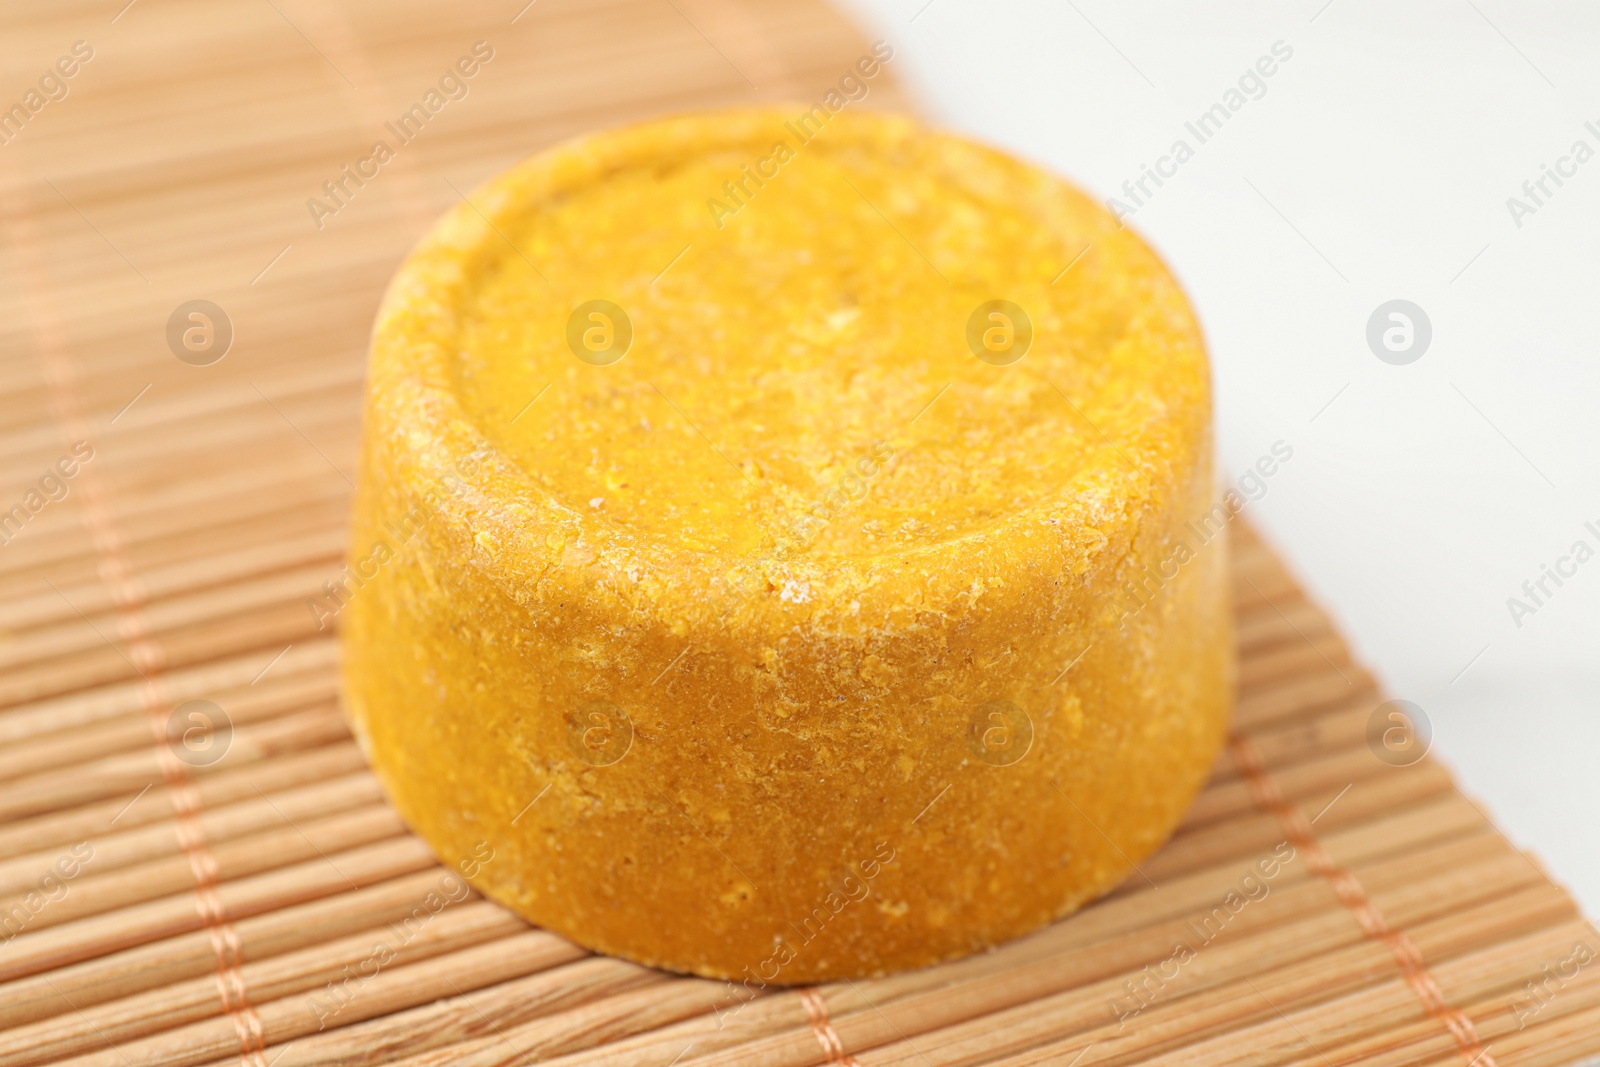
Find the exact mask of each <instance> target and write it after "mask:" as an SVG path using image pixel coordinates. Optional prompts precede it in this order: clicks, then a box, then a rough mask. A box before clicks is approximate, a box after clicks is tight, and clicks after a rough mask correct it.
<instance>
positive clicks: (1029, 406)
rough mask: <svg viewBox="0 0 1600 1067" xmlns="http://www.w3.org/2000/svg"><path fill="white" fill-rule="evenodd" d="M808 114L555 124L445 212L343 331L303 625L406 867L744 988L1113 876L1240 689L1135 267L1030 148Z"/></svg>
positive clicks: (892, 949) (900, 958)
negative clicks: (331, 648)
mask: <svg viewBox="0 0 1600 1067" xmlns="http://www.w3.org/2000/svg"><path fill="white" fill-rule="evenodd" d="M802 113H803V109H802V108H799V107H794V108H789V109H782V108H779V109H775V110H761V111H744V112H732V113H721V114H713V115H704V116H691V117H688V118H681V119H674V120H668V121H662V122H656V123H651V124H647V125H643V126H637V127H633V128H629V129H624V130H620V131H614V132H610V133H605V134H600V135H597V136H594V137H590V138H586V139H583V140H579V141H576V142H572V143H570V144H567V145H564V146H561V147H558V148H555V149H552V150H550V151H548V152H546V153H544V154H541V155H539V156H537V157H535V158H533V159H531V160H529V161H527V162H526V163H524V164H522V165H520V166H519V167H517V168H515V169H513V170H512V171H510V172H508V173H507V174H505V175H503V176H502V177H500V178H498V179H496V180H495V181H494V182H492V183H490V184H489V185H488V186H486V187H484V188H483V189H480V190H478V191H477V192H475V193H473V194H472V196H471V197H470V203H464V204H462V205H460V206H459V207H457V208H456V209H454V210H453V211H451V212H450V213H449V214H448V215H447V216H446V217H445V218H444V219H443V220H442V221H441V222H440V223H439V225H438V227H437V228H436V229H435V231H434V232H433V233H432V234H431V235H430V236H429V237H428V238H427V239H426V240H425V241H424V242H423V243H422V245H420V246H419V247H418V248H417V250H416V251H415V252H414V253H413V255H412V256H411V258H410V259H409V260H408V261H407V262H406V263H405V265H404V266H403V267H402V268H401V270H400V272H399V274H398V275H397V277H396V278H395V280H394V282H393V284H392V286H391V288H390V291H389V293H388V295H387V297H386V299H385V301H384V304H383V307H382V310H381V312H380V314H379V318H378V322H377V326H376V331H375V335H374V340H373V349H372V357H371V366H370V377H369V386H368V400H367V412H366V427H365V434H364V444H363V458H362V471H361V480H360V489H359V493H358V501H357V510H356V523H355V534H354V541H353V546H352V550H351V568H350V569H351V574H352V579H351V582H350V586H351V590H352V591H351V593H350V595H349V598H348V601H349V602H348V605H347V608H346V609H345V610H344V611H343V612H342V613H341V618H342V620H343V623H344V633H345V647H346V666H345V690H346V699H347V703H348V706H349V709H350V712H351V715H352V718H353V720H354V722H355V725H356V728H357V732H358V735H359V736H360V737H361V739H362V742H363V744H364V745H365V747H366V750H367V752H368V754H369V757H370V758H371V760H372V762H373V765H374V766H375V767H376V769H377V771H378V773H379V775H380V777H381V778H382V779H383V781H384V783H385V785H386V787H387V789H388V790H389V792H390V795H391V796H392V798H393V800H394V802H395V803H396V805H397V806H398V808H399V810H400V811H401V813H402V814H403V815H404V816H405V818H406V819H407V820H408V821H409V822H410V823H411V825H412V826H413V827H415V829H416V830H417V832H418V833H420V834H421V835H422V836H423V837H425V838H426V839H427V840H428V841H429V842H430V843H431V844H432V845H433V846H434V847H435V848H436V849H437V850H438V851H439V853H440V855H441V857H442V858H443V859H444V860H445V861H446V862H449V863H452V864H457V863H465V864H467V866H468V868H469V870H470V871H471V872H472V878H473V881H474V883H475V884H476V885H477V886H478V887H479V888H480V889H482V890H483V891H484V892H485V893H487V894H488V895H489V896H491V897H493V898H494V899H496V900H499V901H501V902H502V903H504V904H506V905H508V906H509V907H512V908H514V909H516V910H517V911H518V912H520V913H522V914H523V915H525V916H526V917H528V918H529V919H530V920H531V921H533V922H535V923H538V924H539V925H541V926H544V927H547V928H549V929H552V930H555V931H557V932H560V933H562V934H565V935H567V936H569V937H571V938H573V939H574V940H576V941H578V942H580V943H581V944H584V945H586V946H589V947H592V948H595V949H597V950H600V951H603V952H608V953H613V954H617V955H622V956H626V957H629V958H631V959H635V960H640V961H642V962H645V963H649V964H654V965H658V966H662V967H667V968H671V969H674V970H680V971H689V972H694V973H698V974H704V975H712V976H719V977H731V978H734V979H736V980H739V981H744V982H748V983H750V984H751V985H752V986H754V985H757V984H762V983H778V984H787V983H796V982H813V981H818V980H823V979H830V978H838V977H844V976H858V975H864V974H876V973H881V972H885V971H893V970H899V969H904V968H908V967H914V966H919V965H922V964H927V963H931V962H934V961H936V960H940V959H945V958H949V957H953V956H958V955H961V954H964V953H969V952H973V951H976V950H978V949H981V948H984V947H986V946H988V945H992V944H994V943H996V942H998V941H1001V940H1004V939H1007V938H1011V937H1015V936H1017V935H1019V934H1022V933H1024V932H1026V931H1028V930H1030V929H1032V928H1034V927H1037V926H1039V925H1041V924H1043V923H1046V922H1049V921H1050V920H1052V919H1054V918H1057V917H1060V916H1062V915H1065V914H1067V913H1069V912H1071V911H1073V910H1074V909H1076V908H1077V907H1079V906H1081V905H1082V904H1083V903H1085V902H1086V901H1089V900H1092V899H1093V898H1095V897H1096V896H1099V895H1100V894H1102V893H1104V892H1106V891H1107V890H1109V889H1111V888H1112V887H1114V886H1115V885H1116V884H1117V883H1118V882H1119V881H1120V880H1121V879H1122V878H1124V877H1125V876H1127V875H1128V873H1129V872H1130V870H1131V866H1132V864H1134V863H1136V862H1138V860H1140V859H1141V858H1142V857H1144V856H1146V855H1148V854H1149V853H1150V852H1151V851H1153V850H1154V849H1155V848H1156V847H1157V846H1158V845H1159V844H1160V843H1161V842H1162V841H1163V840H1164V839H1165V837H1166V836H1167V835H1168V834H1169V833H1170V832H1171V829H1172V827H1173V826H1174V824H1175V823H1176V822H1177V820H1178V818H1179V817H1180V816H1181V814H1182V812H1183V810H1184V808H1185V806H1186V805H1187V804H1188V802H1189V800H1190V798H1191V797H1192V796H1193V794H1194V792H1195V791H1196V789H1197V788H1198V787H1199V785H1200V784H1201V782H1202V781H1203V779H1204V777H1205V775H1206V773H1207V771H1208V769H1209V767H1210V765H1211V762H1212V759H1213V757H1214V756H1215V754H1216V751H1217V747H1218V745H1219V743H1220V740H1221V738H1222V734H1223V730H1224V724H1225V720H1226V716H1227V711H1228V707H1229V703H1230V699H1231V684H1232V679H1231V670H1232V655H1233V650H1232V644H1231V636H1230V616H1229V613H1228V610H1227V597H1226V587H1225V560H1224V557H1223V546H1222V544H1221V538H1220V537H1217V538H1214V539H1211V540H1210V541H1209V543H1206V544H1204V545H1200V543H1199V540H1198V539H1197V537H1196V535H1195V531H1197V530H1209V529H1214V524H1212V525H1210V526H1208V525H1207V524H1206V521H1205V519H1204V518H1203V517H1204V516H1206V513H1207V511H1208V509H1209V507H1210V496H1211V491H1212V471H1211V430H1210V418H1211V411H1210V392H1209V383H1208V377H1209V372H1208V367H1207V361H1206V355H1205V350H1204V346H1203V342H1202V340H1201V337H1200V333H1199V329H1198V327H1197V325H1196V323H1195V320H1194V317H1193V315H1192V313H1191V311H1190V309H1189V307H1188V304H1187V302H1186V301H1185V299H1184V297H1183V295H1182V293H1181V292H1180V290H1179V289H1178V287H1177V285H1176V284H1175V283H1174V281H1173V280H1172V278H1171V277H1170V275H1169V274H1168V273H1167V271H1166V270H1165V269H1164V267H1163V266H1162V265H1161V263H1160V262H1159V261H1158V260H1157V259H1156V257H1155V256H1154V255H1153V254H1152V253H1151V252H1150V251H1149V250H1148V249H1147V248H1146V247H1145V246H1144V245H1143V244H1142V243H1141V242H1140V241H1139V240H1138V239H1137V238H1136V237H1135V236H1133V235H1132V234H1131V233H1129V232H1128V231H1126V230H1123V229H1120V228H1119V227H1118V225H1117V224H1116V223H1115V221H1114V220H1112V219H1111V218H1110V217H1109V216H1108V215H1107V214H1106V213H1105V212H1104V211H1103V210H1102V209H1101V208H1100V207H1099V206H1097V205H1095V204H1094V203H1092V202H1091V201H1090V200H1088V199H1087V198H1086V197H1084V196H1083V195H1081V194H1080V193H1078V192H1077V191H1076V190H1074V189H1073V188H1072V187H1070V186H1069V185H1067V184H1065V183H1064V182H1062V181H1060V180H1059V179H1057V178H1054V177H1052V176H1050V175H1048V174H1046V173H1044V172H1042V171H1040V170H1039V169H1037V168H1034V167H1031V166H1029V165H1026V164H1023V163H1021V162H1018V161H1016V160H1014V159H1011V158H1009V157H1007V156H1004V155H1002V154H1000V153H997V152H995V151H993V150H990V149H987V148H983V147H980V146H977V145H974V144H972V143H969V142H966V141H963V140H960V139H957V138H953V137H949V136H945V135H941V134H936V133H933V132H930V131H928V130H926V129H924V128H922V127H920V126H918V125H916V124H914V123H912V122H910V121H908V120H905V119H900V118H894V117H884V116H870V115H853V114H850V113H848V112H846V113H841V114H838V115H834V116H832V117H831V118H830V119H829V120H828V121H827V122H826V124H825V126H824V127H823V128H822V129H821V131H820V132H816V130H815V126H809V127H800V126H798V125H796V124H795V123H794V121H793V120H794V119H795V117H796V116H797V115H799V114H802ZM808 134H809V135H810V136H809V137H808V136H807V135H808ZM780 145H782V146H783V147H784V149H785V150H782V151H780V150H779V146H780ZM752 175H753V177H752ZM593 301H606V302H608V303H606V304H603V305H602V304H592V303H591V302H593ZM996 301H1005V302H1007V303H1005V304H999V303H995V302H996ZM595 308H599V309H600V310H599V311H598V312H596V311H595V310H594V309H595ZM997 309H998V310H997ZM1018 309H1020V312H1021V314H1018ZM575 310H576V311H577V314H576V315H575V314H574V313H575ZM619 311H620V316H619V314H618V312H619ZM595 314H599V315H600V316H601V317H600V318H595V317H594V315H595ZM996 314H998V315H999V316H1000V317H998V318H996V317H995V315H996ZM574 320H575V321H576V326H574V325H573V322H574ZM974 323H975V324H976V325H974ZM591 330H593V331H597V332H589V331H591ZM991 331H998V332H991ZM630 334H631V336H628V335H630ZM619 338H620V339H625V341H626V344H625V348H624V346H623V344H622V343H621V342H620V341H619ZM1019 339H1021V340H1020V341H1019ZM619 357H620V358H619ZM1195 520H1199V521H1200V525H1199V526H1189V525H1187V524H1189V523H1190V522H1191V521H1195ZM1179 545H1182V546H1184V547H1183V548H1182V549H1178V550H1176V551H1175V548H1176V546H1179ZM485 857H488V858H485Z"/></svg>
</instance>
